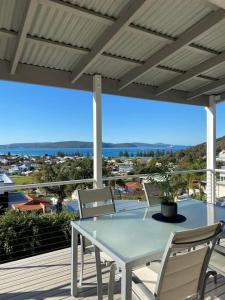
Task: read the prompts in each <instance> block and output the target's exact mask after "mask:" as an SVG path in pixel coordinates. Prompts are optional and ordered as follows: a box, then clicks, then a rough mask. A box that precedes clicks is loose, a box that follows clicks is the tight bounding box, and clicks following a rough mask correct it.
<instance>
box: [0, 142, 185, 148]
mask: <svg viewBox="0 0 225 300" xmlns="http://www.w3.org/2000/svg"><path fill="white" fill-rule="evenodd" d="M102 146H103V147H104V148H123V147H136V148H138V147H160V148H161V147H165V148H173V147H178V146H179V147H182V148H185V147H186V146H180V145H170V144H164V143H155V144H149V143H103V144H102ZM92 147H93V143H92V142H82V141H62V142H43V143H14V144H7V145H0V148H2V149H10V148H92Z"/></svg>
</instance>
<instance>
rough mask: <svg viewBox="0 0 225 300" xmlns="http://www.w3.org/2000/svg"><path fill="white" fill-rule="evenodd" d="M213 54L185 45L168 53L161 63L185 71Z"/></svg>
mask: <svg viewBox="0 0 225 300" xmlns="http://www.w3.org/2000/svg"><path fill="white" fill-rule="evenodd" d="M213 56H215V55H214V54H212V53H207V52H203V51H198V50H195V49H191V48H190V47H186V48H182V49H180V50H179V51H177V52H175V53H174V54H173V55H170V56H169V57H168V58H167V59H165V60H164V61H162V63H161V64H162V65H165V66H167V67H170V68H174V69H180V70H184V71H186V70H188V69H190V68H192V67H194V66H195V65H198V64H200V63H201V62H203V61H205V60H207V59H209V58H210V57H213Z"/></svg>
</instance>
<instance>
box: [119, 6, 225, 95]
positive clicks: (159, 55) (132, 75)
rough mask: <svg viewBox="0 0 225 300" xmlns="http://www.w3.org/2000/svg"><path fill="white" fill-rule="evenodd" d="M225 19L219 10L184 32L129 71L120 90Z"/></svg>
mask: <svg viewBox="0 0 225 300" xmlns="http://www.w3.org/2000/svg"><path fill="white" fill-rule="evenodd" d="M224 17H225V10H223V9H218V10H217V11H214V12H211V13H210V14H208V15H207V16H206V17H204V18H203V19H202V20H200V21H199V22H197V23H196V24H194V25H193V26H191V27H190V28H189V29H187V30H186V31H185V32H183V33H182V34H181V35H180V37H179V38H178V39H177V40H176V41H174V42H173V43H171V44H169V45H167V46H165V47H163V48H162V49H160V50H159V51H157V52H156V53H155V54H153V55H152V56H151V57H149V59H147V60H146V61H145V63H144V64H143V65H142V66H140V67H136V68H135V69H133V70H131V71H129V72H128V73H127V74H125V75H124V76H123V77H122V78H121V82H120V84H119V87H118V88H119V89H120V90H121V89H123V88H125V87H126V86H128V85H129V84H130V83H132V82H133V81H135V80H136V79H138V78H139V77H141V76H142V75H143V74H145V73H146V72H148V71H149V70H151V69H152V68H153V67H155V66H157V65H158V64H160V63H161V62H162V61H163V60H165V59H166V58H168V57H169V56H170V55H172V54H174V53H175V52H176V51H178V50H179V49H181V48H182V47H185V46H187V45H188V44H190V43H191V42H192V41H193V40H194V39H195V38H196V37H197V36H199V35H200V34H202V33H203V32H205V31H207V30H209V29H210V28H211V27H212V26H214V25H215V24H217V23H218V22H220V21H221V20H223V19H224Z"/></svg>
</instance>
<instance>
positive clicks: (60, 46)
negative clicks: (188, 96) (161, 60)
mask: <svg viewBox="0 0 225 300" xmlns="http://www.w3.org/2000/svg"><path fill="white" fill-rule="evenodd" d="M0 37H8V38H14V39H15V38H17V33H16V32H14V31H9V30H6V29H0ZM26 40H27V41H28V42H29V41H30V42H33V43H37V44H38V45H43V46H47V47H54V48H56V49H61V50H62V51H69V52H71V53H74V54H77V55H86V54H88V53H89V52H90V49H87V48H82V47H77V46H72V45H67V44H65V43H62V42H56V41H51V40H47V39H44V38H41V37H33V36H31V35H29V34H28V35H27V37H26ZM101 56H102V57H106V58H111V59H113V60H115V61H121V62H122V63H124V62H128V63H129V64H132V65H133V66H134V67H136V66H141V65H142V64H143V63H142V62H138V61H136V60H134V59H129V58H126V57H119V56H115V55H112V54H109V53H102V54H101ZM157 68H159V69H161V70H166V71H170V72H173V73H177V74H183V73H184V71H182V70H177V69H171V68H169V67H166V66H162V65H158V66H157ZM198 78H200V79H202V80H207V81H209V80H210V81H215V80H216V79H215V78H213V77H208V76H204V75H199V76H198Z"/></svg>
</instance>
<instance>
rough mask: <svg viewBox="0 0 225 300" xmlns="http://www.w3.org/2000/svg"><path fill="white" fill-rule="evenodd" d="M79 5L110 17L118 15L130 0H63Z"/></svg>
mask: <svg viewBox="0 0 225 300" xmlns="http://www.w3.org/2000/svg"><path fill="white" fill-rule="evenodd" d="M63 1H64V2H69V3H72V4H75V5H78V6H80V7H83V8H87V9H89V10H92V11H95V12H97V13H100V14H102V15H106V16H110V17H115V18H116V17H118V15H119V13H120V12H121V10H122V9H123V7H124V6H125V5H126V4H127V3H128V2H129V0H105V1H103V0H95V1H93V0H63Z"/></svg>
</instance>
